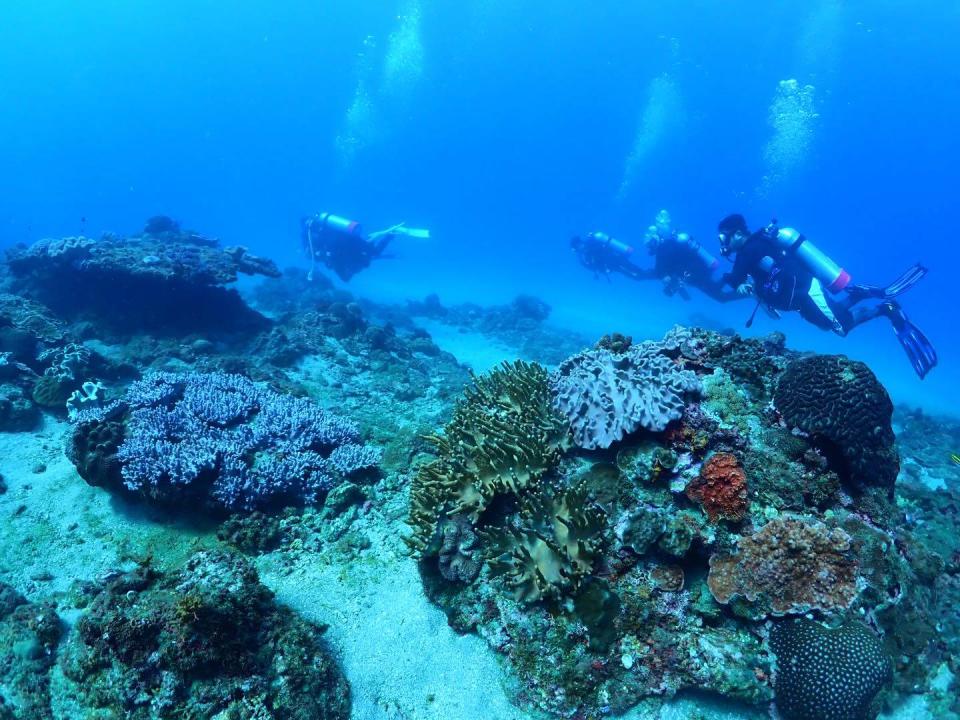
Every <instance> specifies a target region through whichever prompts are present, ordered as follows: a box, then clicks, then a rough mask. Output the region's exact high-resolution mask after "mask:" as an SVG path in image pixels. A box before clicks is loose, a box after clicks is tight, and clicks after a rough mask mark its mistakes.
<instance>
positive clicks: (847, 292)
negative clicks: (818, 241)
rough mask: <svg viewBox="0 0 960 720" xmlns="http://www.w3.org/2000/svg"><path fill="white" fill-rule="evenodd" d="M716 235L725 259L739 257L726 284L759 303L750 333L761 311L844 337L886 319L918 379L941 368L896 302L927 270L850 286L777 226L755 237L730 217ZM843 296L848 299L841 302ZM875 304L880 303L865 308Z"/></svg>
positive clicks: (737, 217)
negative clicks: (880, 283) (884, 282)
mask: <svg viewBox="0 0 960 720" xmlns="http://www.w3.org/2000/svg"><path fill="white" fill-rule="evenodd" d="M717 230H718V231H719V239H720V253H721V254H722V255H724V256H725V257H731V256H734V257H735V261H734V266H733V270H732V271H731V272H729V273H727V275H725V276H724V282H725V283H726V284H728V285H729V286H730V287H732V288H734V289H735V291H736V292H737V293H738V294H739V295H741V296H744V297H746V296H750V295H754V296H756V298H757V308H756V309H755V310H754V315H753V316H751V317H750V320H749V321H748V322H747V326H748V327H749V326H750V325H751V324H752V323H753V317H754V316H755V315H756V312H757V309H759V308H760V307H761V306H763V307H765V308H766V309H767V310H768V311H769V312H770V313H771V314H773V315H775V316H777V317H779V312H780V311H784V312H787V311H796V312H799V313H800V315H801V317H803V318H804V319H805V320H806V321H807V322H810V323H812V324H813V325H816V326H817V327H819V328H821V329H823V330H832V331H833V332H835V333H837V334H838V335H841V336H845V335H846V334H847V333H849V332H850V331H851V330H853V328H855V327H857V326H858V325H862V324H863V323H865V322H868V321H870V320H874V319H876V318H878V317H886V318H888V319H889V320H890V323H891V324H892V325H893V329H894V331H895V332H896V334H897V339H898V340H899V341H900V344H901V345H902V346H903V349H904V350H905V351H906V353H907V356H908V357H909V358H910V363H911V365H913V368H914V370H915V371H916V373H917V375H919V376H920V377H921V378H923V377H925V376H926V374H927V373H928V372H930V370H932V369H933V368H934V367H935V366H936V364H937V353H936V350H935V349H934V348H933V345H931V344H930V341H929V340H927V338H926V336H925V335H924V334H923V333H922V332H921V331H920V330H919V329H918V328H917V327H916V326H915V325H913V323H911V322H910V320H909V319H908V318H907V316H906V313H904V311H903V309H902V308H901V307H900V305H899V304H898V303H897V302H896V301H895V300H894V298H896V297H897V296H899V295H901V294H902V293H904V292H906V291H907V290H909V289H910V288H911V287H913V286H914V285H915V284H916V283H917V282H919V281H920V280H921V279H922V278H923V277H924V276H925V275H926V274H927V269H926V268H925V267H923V266H921V265H915V266H913V267H911V268H910V269H909V270H907V272H905V273H904V274H903V275H902V276H901V277H900V278H898V279H897V280H896V281H894V282H893V283H892V284H891V285H889V286H887V287H885V288H881V287H877V286H873V285H851V284H850V281H851V278H850V275H849V273H847V272H846V271H845V270H843V269H842V268H841V267H839V266H838V265H837V264H836V263H834V262H833V261H832V260H831V259H830V258H829V257H827V256H826V255H824V254H823V253H822V252H821V251H820V250H818V249H817V248H816V247H815V246H814V245H813V244H812V243H811V242H810V241H809V240H807V239H806V238H805V237H804V236H803V235H801V234H800V233H799V232H797V231H796V230H794V229H793V228H780V227H778V226H777V224H776V221H774V222H773V223H771V224H770V225H768V226H767V227H765V228H763V229H762V230H758V231H757V232H753V233H751V232H750V230H749V229H748V227H747V223H746V220H745V219H744V217H743V216H742V215H729V216H728V217H726V218H724V219H723V220H722V221H721V222H720V225H719V226H718V228H717ZM841 292H843V293H844V295H843V296H842V297H837V294H838V293H841ZM871 299H872V300H876V301H877V302H875V303H873V304H870V305H860V303H862V302H863V301H865V300H871Z"/></svg>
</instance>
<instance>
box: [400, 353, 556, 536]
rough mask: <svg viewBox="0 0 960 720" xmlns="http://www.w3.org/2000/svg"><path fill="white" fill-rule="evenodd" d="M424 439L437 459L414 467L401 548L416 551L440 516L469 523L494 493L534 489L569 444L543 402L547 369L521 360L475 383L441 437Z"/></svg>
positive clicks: (546, 397) (547, 394)
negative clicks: (405, 544)
mask: <svg viewBox="0 0 960 720" xmlns="http://www.w3.org/2000/svg"><path fill="white" fill-rule="evenodd" d="M428 439H429V440H430V441H431V442H432V443H433V444H434V445H435V446H436V448H437V451H438V457H437V458H435V459H434V460H432V461H430V462H428V463H425V464H424V465H422V466H421V467H420V468H419V470H418V472H417V474H416V476H415V477H414V479H413V482H412V485H411V489H410V516H409V519H408V524H409V525H410V527H411V528H412V529H413V533H412V536H411V537H409V538H408V539H407V542H408V545H409V546H410V547H411V549H413V550H414V552H417V553H422V552H423V551H424V550H426V549H427V546H428V545H429V544H430V543H431V542H432V541H433V540H434V539H435V536H436V530H437V523H438V521H439V520H440V519H441V518H442V517H446V516H449V515H464V516H466V517H467V518H468V519H469V520H470V521H471V522H476V520H477V518H478V517H479V516H480V513H481V512H482V511H483V510H484V509H485V508H486V507H487V506H488V505H489V503H490V501H491V500H492V499H493V498H494V497H495V496H496V495H503V494H508V495H517V494H518V493H521V492H522V491H524V490H525V489H527V488H528V487H531V486H533V485H535V484H536V483H537V482H538V481H539V480H540V478H541V477H542V476H543V475H544V474H545V473H546V472H547V471H548V470H549V469H550V468H552V467H553V466H554V465H555V464H556V462H557V461H558V459H559V457H560V450H561V448H562V447H564V446H565V445H566V443H567V442H568V440H567V429H566V426H565V423H564V421H563V418H562V417H560V416H559V415H558V414H557V412H556V411H555V410H554V409H553V407H552V406H551V404H550V392H549V387H548V384H547V372H546V370H545V369H544V368H543V367H542V366H540V365H537V364H535V363H527V362H523V361H517V362H514V363H504V364H502V365H500V366H499V367H497V368H495V369H494V370H492V371H490V372H489V373H486V374H485V375H482V376H479V377H475V378H474V381H473V386H472V387H471V388H468V389H467V390H466V391H465V393H464V396H463V397H462V398H461V399H460V401H459V402H458V403H457V405H456V407H455V408H454V411H453V418H452V419H451V421H450V423H449V424H448V425H447V427H446V429H445V431H444V433H443V435H440V436H431V437H430V438H428Z"/></svg>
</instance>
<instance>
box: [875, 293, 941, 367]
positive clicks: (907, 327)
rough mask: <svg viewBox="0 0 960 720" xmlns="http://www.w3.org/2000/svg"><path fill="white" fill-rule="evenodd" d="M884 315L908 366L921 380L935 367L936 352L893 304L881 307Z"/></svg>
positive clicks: (896, 305)
mask: <svg viewBox="0 0 960 720" xmlns="http://www.w3.org/2000/svg"><path fill="white" fill-rule="evenodd" d="M881 307H882V309H883V312H884V314H885V315H886V316H887V317H888V318H890V324H891V325H893V331H894V332H895V333H896V334H897V340H899V341H900V344H901V345H902V346H903V349H904V351H905V352H906V353H907V357H908V358H910V364H911V365H913V369H914V370H915V371H916V373H917V375H919V376H920V379H921V380H922V379H923V378H925V377H926V376H927V373H929V372H930V371H931V370H933V368H935V367H936V365H937V351H936V349H934V347H933V345H932V344H931V343H930V341H929V340H927V336H926V335H924V334H923V333H922V332H921V331H920V328H918V327H917V326H916V325H914V324H913V323H912V322H910V320H909V318H907V314H906V313H905V312H904V311H903V308H901V307H900V306H899V305H898V304H897V303H895V302H885V303H884V304H883V305H882V306H881Z"/></svg>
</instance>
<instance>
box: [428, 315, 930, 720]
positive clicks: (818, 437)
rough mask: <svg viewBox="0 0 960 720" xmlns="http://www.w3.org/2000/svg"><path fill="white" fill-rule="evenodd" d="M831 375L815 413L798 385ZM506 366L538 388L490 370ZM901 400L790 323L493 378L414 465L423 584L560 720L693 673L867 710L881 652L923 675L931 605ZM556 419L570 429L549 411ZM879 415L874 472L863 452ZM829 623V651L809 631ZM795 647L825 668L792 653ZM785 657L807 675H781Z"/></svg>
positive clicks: (733, 690)
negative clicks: (801, 340) (912, 504)
mask: <svg viewBox="0 0 960 720" xmlns="http://www.w3.org/2000/svg"><path fill="white" fill-rule="evenodd" d="M515 375H517V376H522V377H524V378H525V379H526V381H525V383H520V382H519V377H514V376H515ZM813 377H817V378H820V381H821V388H822V390H818V392H822V393H823V394H825V398H826V397H827V395H828V396H829V397H828V400H827V399H823V400H824V401H823V402H821V403H820V404H819V405H818V406H816V407H817V408H819V412H820V414H821V415H823V416H825V417H819V416H818V417H817V418H816V419H815V418H814V412H815V407H814V405H813V404H812V403H811V402H808V401H804V402H801V401H800V399H799V398H798V397H796V396H797V394H798V393H799V392H800V387H801V384H802V383H805V382H807V381H808V380H809V379H810V378H813ZM548 378H549V379H548ZM803 378H806V379H803ZM508 380H509V382H507V381H508ZM505 382H506V384H507V385H508V386H511V387H515V388H523V391H522V392H514V393H513V394H507V393H504V392H502V391H484V390H482V388H485V387H490V388H494V387H496V388H499V387H501V386H502V385H503V383H505ZM477 388H481V389H480V390H478V389H477ZM885 399H886V393H885V392H884V391H883V389H882V386H880V385H879V383H876V380H875V378H874V377H873V375H872V373H870V372H869V370H868V369H867V368H865V366H863V367H861V366H860V365H859V364H855V363H850V362H849V361H846V360H840V359H837V358H830V357H828V358H818V357H816V356H814V357H809V356H801V355H799V354H796V353H792V352H790V351H788V350H787V349H786V348H785V346H784V343H783V339H782V337H781V336H776V337H771V338H767V339H765V340H744V339H741V338H738V337H735V336H722V335H718V334H715V333H711V332H707V331H701V330H686V329H676V330H674V331H672V332H671V333H670V334H668V336H667V337H666V338H664V340H663V341H660V342H646V343H642V344H640V345H635V344H633V343H632V342H631V341H630V340H629V339H627V338H621V337H610V338H608V339H606V340H604V341H602V342H601V343H600V344H599V345H598V346H597V347H595V348H593V349H591V350H588V351H585V352H583V353H581V354H579V355H577V356H575V357H573V358H571V359H570V360H568V361H564V362H562V363H561V364H560V365H559V367H558V369H557V371H556V372H555V373H554V374H553V375H548V373H547V371H546V370H545V369H544V368H539V367H537V366H531V365H521V366H514V367H509V366H508V367H506V368H501V369H499V370H498V371H496V373H494V374H493V375H491V376H481V377H479V378H477V379H476V380H475V388H474V389H472V390H470V391H468V392H467V393H466V394H465V396H464V398H463V399H462V400H461V402H460V404H459V405H458V410H457V411H456V412H455V418H456V421H455V423H453V424H452V425H450V426H448V427H447V428H446V429H445V430H444V432H443V433H442V434H440V435H439V436H437V438H436V439H435V440H434V445H435V446H436V448H437V456H436V457H435V458H434V459H432V460H429V461H427V462H426V463H425V464H423V465H422V466H421V467H420V470H419V472H418V475H417V478H416V479H415V480H414V483H413V488H412V491H411V509H410V520H409V522H410V525H411V527H412V529H413V535H412V537H411V540H410V545H411V548H412V550H413V552H414V554H415V556H416V557H417V558H418V562H419V566H420V570H421V576H422V578H423V583H424V587H425V589H426V591H427V593H428V594H429V596H430V597H431V598H432V599H433V600H434V602H436V603H437V604H438V605H439V606H440V607H441V608H442V609H443V610H444V611H445V612H446V613H447V616H448V619H449V622H450V624H451V625H452V626H453V627H454V628H456V629H458V630H460V631H463V632H468V631H472V632H477V633H479V634H480V635H481V636H482V637H484V638H485V639H486V640H487V641H488V642H489V643H490V644H491V646H492V647H494V648H495V649H496V650H497V651H498V652H499V653H501V654H502V655H503V656H504V657H505V658H506V660H507V661H508V663H509V664H510V665H511V666H512V667H513V669H514V671H515V672H516V673H517V675H518V678H519V680H520V682H519V687H521V688H522V690H521V691H520V692H519V695H518V698H517V700H518V701H519V702H521V703H524V704H529V705H533V706H536V707H538V708H539V709H542V710H546V711H548V712H550V713H555V714H556V715H558V716H578V717H593V716H600V715H602V714H604V713H608V712H614V713H616V712H623V711H625V710H627V709H629V708H630V707H632V706H633V705H635V704H637V703H639V702H641V701H646V702H648V703H649V702H654V703H655V702H656V699H657V698H660V699H662V698H666V697H670V696H672V695H673V694H675V693H677V692H680V691H682V690H684V689H697V690H700V691H703V690H706V691H710V692H715V693H719V694H721V695H725V696H728V697H731V698H737V699H739V700H742V701H745V702H747V703H750V704H755V705H757V706H758V707H761V708H762V707H764V706H765V705H767V704H768V703H770V702H773V703H775V704H776V705H777V706H778V707H779V708H780V710H781V713H786V715H784V716H785V717H786V716H789V717H791V718H808V717H809V718H812V717H836V718H848V717H849V718H861V717H862V718H868V717H872V715H870V712H872V710H870V709H869V708H874V707H879V705H880V704H881V703H882V702H883V697H884V695H883V692H882V691H883V689H884V688H885V687H887V685H886V679H887V678H888V675H887V674H886V673H885V671H884V672H881V670H882V669H883V668H888V667H893V665H894V663H893V657H894V656H895V654H896V653H899V657H900V658H911V657H912V658H913V659H914V660H913V661H910V662H906V663H904V664H903V665H902V668H903V671H904V672H905V673H908V674H909V677H910V678H911V681H913V682H916V673H917V672H918V671H919V663H921V662H922V658H923V657H927V653H928V652H930V649H931V648H932V639H930V640H929V641H924V642H920V643H915V644H913V645H912V646H909V643H908V642H907V637H906V636H907V635H909V631H905V629H904V627H903V620H904V616H903V615H902V614H901V615H898V616H897V617H899V621H898V620H894V619H893V617H894V615H897V611H896V610H895V609H896V608H899V609H901V610H903V611H905V610H906V609H907V608H913V610H912V611H911V612H913V613H915V614H919V615H923V616H927V617H929V616H930V614H931V613H933V612H934V609H933V604H932V603H930V602H929V601H928V600H927V599H925V594H926V590H925V589H924V588H923V582H922V581H921V580H920V579H919V577H920V576H919V575H918V573H917V570H916V569H915V568H914V567H912V566H911V563H910V561H909V559H908V557H907V553H906V548H905V546H903V545H900V544H898V539H900V538H903V537H904V535H903V533H902V531H901V524H902V521H903V518H902V514H901V512H900V510H899V509H898V508H897V506H895V505H894V504H893V503H891V502H890V501H889V488H890V484H889V482H890V481H889V478H890V477H896V474H897V471H898V467H899V464H898V457H897V454H896V451H895V450H894V449H893V447H892V445H889V444H888V443H887V441H888V439H890V438H892V430H891V418H890V414H889V412H887V410H888V405H887V404H886V402H888V401H886V402H885ZM467 418H469V420H468V419H467ZM558 418H559V419H561V420H562V421H563V422H562V425H563V426H566V428H567V429H568V431H569V436H568V437H569V439H568V440H566V441H564V440H563V437H562V434H559V435H558V434H556V433H554V432H551V433H544V432H543V431H542V428H543V427H545V426H546V427H550V428H556V427H557V419H558ZM545 422H546V425H545V424H544V423H545ZM867 426H869V429H870V437H869V438H868V439H867V442H866V446H867V452H869V453H870V458H871V463H872V475H871V479H870V483H871V487H873V488H875V489H879V492H872V491H869V490H868V489H866V488H865V487H864V485H865V483H866V482H867V478H866V477H865V476H864V475H862V474H860V471H859V470H856V468H861V467H865V466H861V465H860V464H858V463H859V462H861V461H862V460H863V458H861V457H859V456H855V455H854V454H853V453H852V450H853V447H854V440H853V438H854V437H856V433H858V432H862V431H863V429H864V428H866V427H867ZM535 428H539V429H538V430H535ZM844 443H845V444H844ZM491 448H493V449H497V451H496V452H495V453H492V455H493V458H495V460H493V461H491V452H492V451H491ZM844 448H845V449H844ZM491 468H493V469H492V470H491ZM478 477H484V478H486V479H485V480H484V481H483V482H481V481H478ZM932 572H936V571H935V570H933V571H932ZM804 616H812V617H813V619H812V620H804V621H803V622H804V623H807V624H806V625H804V626H800V625H797V626H796V627H797V628H800V629H797V630H794V629H793V628H794V626H793V625H790V623H791V622H792V620H791V619H790V618H799V617H804ZM770 618H772V619H773V622H774V623H775V625H774V627H775V628H777V630H776V632H777V633H778V634H777V635H776V637H777V638H778V640H777V642H773V641H772V639H771V637H770V636H769V635H768V627H769V626H768V625H767V624H766V623H767V621H768V619H770ZM781 618H783V619H781ZM898 622H899V623H900V624H899V625H898ZM849 623H860V626H852V625H849ZM864 623H866V624H865V625H864ZM811 627H814V628H816V630H810V629H809V628H811ZM831 627H839V628H850V627H853V629H840V630H830V629H828V628H831ZM861 627H862V630H861V629H858V628H861ZM805 628H806V629H805ZM821 633H822V637H823V638H824V640H823V643H822V646H823V652H822V653H821V656H820V658H819V662H820V664H816V662H817V658H816V653H815V652H814V650H815V649H816V648H814V649H810V648H806V647H805V645H804V644H805V643H807V642H808V641H811V638H814V641H815V637H821V635H819V634H821ZM864 633H867V635H864ZM868 635H869V638H873V640H869V641H868ZM800 647H804V648H805V649H802V650H800V653H801V654H802V655H803V656H804V662H805V663H806V664H803V663H799V662H794V661H792V660H780V657H778V656H782V657H783V658H786V657H787V656H788V654H789V653H791V652H794V651H795V650H796V648H800ZM816 647H820V646H816ZM834 647H842V648H844V649H846V650H847V651H849V652H851V653H853V654H854V656H853V657H847V658H845V659H843V661H842V662H841V659H840V658H839V656H838V655H837V654H836V653H834V650H833V649H832V648H834ZM861 651H862V652H861ZM830 653H834V654H833V655H831V654H830ZM858 653H859V654H858ZM778 660H779V661H780V662H791V668H792V669H793V670H794V671H795V673H794V674H793V675H791V674H790V673H782V674H780V675H777V676H776V677H778V678H780V679H779V680H777V681H776V682H774V681H773V680H772V678H773V677H775V674H774V668H775V666H776V665H777V664H778ZM861 661H862V662H861ZM838 663H839V664H838ZM824 668H828V669H830V670H829V672H830V673H832V672H833V670H832V669H835V670H836V673H838V675H837V676H832V675H831V677H830V678H826V675H825V674H826V673H827V672H828V671H827V670H824ZM831 668H832V669H831ZM844 673H845V675H844ZM897 677H898V675H897V671H896V670H894V679H895V681H896V678H897ZM903 681H906V676H904V680H903ZM896 682H901V681H896ZM843 693H847V694H846V696H843ZM817 695H819V696H820V697H819V698H818V699H819V702H820V704H819V705H815V704H814V705H811V704H809V703H808V701H807V699H805V698H809V697H813V696H817ZM827 696H829V697H833V698H840V697H841V696H843V697H842V700H838V701H837V702H839V703H840V705H842V706H843V707H845V708H855V711H852V712H853V714H846V715H845V714H842V712H841V711H840V710H835V709H833V708H834V707H835V706H834V705H831V704H830V702H833V701H829V702H828V701H826V700H824V697H827ZM805 703H806V704H805ZM840 705H836V707H840ZM868 706H869V708H868ZM811 708H812V709H811ZM843 712H846V711H843ZM817 713H821V714H817ZM823 713H826V714H823ZM831 713H834V714H831ZM857 713H859V714H857Z"/></svg>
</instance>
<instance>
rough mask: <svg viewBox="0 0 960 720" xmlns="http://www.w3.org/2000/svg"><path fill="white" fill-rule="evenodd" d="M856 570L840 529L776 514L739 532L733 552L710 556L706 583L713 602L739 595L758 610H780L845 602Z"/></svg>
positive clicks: (851, 598) (853, 586) (829, 606)
mask: <svg viewBox="0 0 960 720" xmlns="http://www.w3.org/2000/svg"><path fill="white" fill-rule="evenodd" d="M857 571H858V563H857V559H856V556H855V554H854V551H853V548H852V546H851V538H850V536H849V535H847V533H845V532H844V531H843V530H840V529H839V528H834V529H832V530H831V529H829V528H827V527H826V526H825V525H824V524H823V523H819V522H806V521H803V520H800V519H797V518H791V517H781V518H777V519H775V520H771V521H770V522H769V523H767V524H766V525H764V526H763V527H762V528H760V530H758V531H757V532H756V533H755V534H754V535H751V536H745V537H741V538H740V541H739V543H738V552H737V554H736V555H714V556H713V557H711V558H710V575H709V576H708V578H707V584H708V585H709V587H710V591H711V592H712V593H713V596H714V597H715V598H716V599H717V601H718V602H721V603H729V602H730V601H731V600H733V599H734V598H735V597H736V596H740V597H743V598H745V599H746V600H748V601H750V602H751V603H753V604H754V605H755V607H756V609H757V610H758V611H759V612H760V613H761V614H765V613H767V612H769V613H771V614H773V615H785V614H787V613H804V612H807V611H809V610H811V609H814V608H817V609H820V610H836V609H842V608H846V607H849V606H850V604H851V603H852V602H853V601H854V599H855V598H856V596H857Z"/></svg>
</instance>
